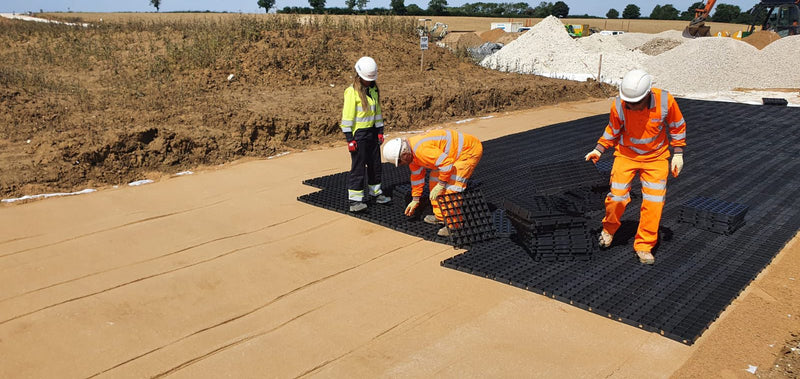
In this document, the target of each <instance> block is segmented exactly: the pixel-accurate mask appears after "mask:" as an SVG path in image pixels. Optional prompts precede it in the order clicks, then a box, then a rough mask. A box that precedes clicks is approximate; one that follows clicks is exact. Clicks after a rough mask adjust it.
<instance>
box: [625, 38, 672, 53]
mask: <svg viewBox="0 0 800 379" xmlns="http://www.w3.org/2000/svg"><path fill="white" fill-rule="evenodd" d="M682 43H683V41H678V40H674V39H666V38H653V39H651V40H649V41H647V42H645V43H644V44H642V45H641V46H639V47H637V48H636V50H639V51H641V52H643V53H645V54H647V55H651V56H653V55H659V54H662V53H665V52H667V51H670V50H672V49H674V48H675V47H677V46H678V45H680V44H682Z"/></svg>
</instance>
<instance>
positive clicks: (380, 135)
mask: <svg viewBox="0 0 800 379" xmlns="http://www.w3.org/2000/svg"><path fill="white" fill-rule="evenodd" d="M378 143H380V144H381V145H383V133H381V134H378Z"/></svg>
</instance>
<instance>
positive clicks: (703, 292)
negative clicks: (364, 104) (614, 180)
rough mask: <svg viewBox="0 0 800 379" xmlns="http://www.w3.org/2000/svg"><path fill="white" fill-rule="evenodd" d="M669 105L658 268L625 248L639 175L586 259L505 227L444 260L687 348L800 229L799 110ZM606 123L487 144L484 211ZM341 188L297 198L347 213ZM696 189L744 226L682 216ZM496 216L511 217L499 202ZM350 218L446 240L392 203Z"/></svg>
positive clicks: (481, 174) (590, 139) (604, 169)
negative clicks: (679, 163)
mask: <svg viewBox="0 0 800 379" xmlns="http://www.w3.org/2000/svg"><path fill="white" fill-rule="evenodd" d="M678 103H679V105H680V107H681V110H682V112H683V114H684V117H685V118H686V121H687V141H688V145H689V146H688V148H687V150H686V152H685V154H684V159H685V167H684V170H683V172H682V173H681V176H680V178H678V179H674V178H672V177H670V178H669V179H668V191H667V202H666V204H665V207H664V213H663V215H662V221H661V229H660V233H659V243H658V245H657V246H656V249H655V250H654V255H655V256H656V264H655V265H653V266H646V265H642V264H640V263H639V262H638V260H637V259H636V257H635V255H634V253H633V249H632V245H633V239H634V235H635V234H636V228H637V225H638V217H639V207H640V205H641V199H640V196H635V195H636V193H637V191H639V188H638V187H639V184H638V181H634V183H633V186H634V187H633V188H632V191H631V193H632V195H634V196H632V202H631V203H630V204H629V205H628V208H629V209H628V210H627V211H626V213H625V215H624V216H623V224H622V227H621V228H620V230H619V231H618V232H617V234H616V235H615V237H614V243H613V244H612V246H611V247H610V248H608V249H604V250H601V251H597V252H594V254H593V255H592V259H591V260H588V261H579V260H575V261H570V262H545V261H536V260H534V259H532V257H531V256H530V255H529V254H528V252H526V251H525V247H524V246H522V245H521V244H520V243H517V242H515V241H514V238H516V237H515V234H512V235H511V236H509V237H505V236H498V237H497V238H494V239H491V240H487V241H482V242H478V243H475V244H473V245H472V246H470V249H469V250H468V251H467V252H465V253H462V254H458V255H456V256H454V257H452V258H449V259H447V260H445V261H443V262H442V265H443V266H445V267H448V268H452V269H455V270H459V271H463V272H466V273H470V274H473V275H477V276H480V277H485V278H489V279H493V280H497V281H500V282H503V283H507V284H510V285H514V286H516V287H519V288H522V289H525V290H528V291H532V292H535V293H539V294H541V295H544V296H547V297H550V298H553V299H556V300H559V301H563V302H565V303H568V304H571V305H574V306H576V307H580V308H582V309H586V310H588V311H591V312H594V313H597V314H600V315H603V316H604V317H608V318H610V319H613V320H616V321H620V322H624V323H627V324H630V325H632V326H634V327H637V328H641V329H644V330H648V331H652V332H655V333H659V334H660V335H663V336H665V337H668V338H671V339H674V340H677V341H680V342H683V343H686V344H692V343H693V342H694V341H695V340H696V339H697V338H698V337H699V336H700V335H701V334H702V332H703V331H704V330H705V329H706V328H707V327H708V326H709V325H710V323H711V322H713V321H714V320H715V319H716V318H717V317H718V316H719V314H720V313H721V312H722V311H723V310H724V309H725V308H726V307H727V305H728V304H730V302H731V301H732V300H733V299H734V298H735V297H736V296H738V294H739V293H740V292H741V291H742V290H743V289H744V288H745V287H746V286H747V285H748V283H750V281H752V280H753V279H754V278H755V277H756V276H757V275H758V274H759V272H760V271H761V270H762V269H763V268H764V267H766V265H768V264H769V263H770V262H771V260H772V259H773V258H774V257H775V255H776V254H777V253H778V252H779V251H780V250H781V249H782V248H783V246H785V244H786V242H788V241H789V240H790V239H791V238H792V237H793V236H794V235H795V234H796V233H797V230H798V227H800V207H799V206H798V201H797V199H798V198H800V177H799V176H798V175H797V173H798V172H800V160H798V159H796V157H795V155H796V151H797V146H799V145H800V124H798V123H797V120H798V119H800V109H797V108H792V107H774V106H757V105H744V104H734V103H722V102H709V101H696V100H686V99H678ZM607 121H608V116H607V115H603V116H594V117H588V118H584V119H579V120H575V121H571V122H568V123H562V124H556V125H551V126H548V127H544V128H539V129H535V130H530V131H526V132H522V133H517V134H514V135H510V136H506V137H502V138H498V139H495V140H490V141H484V156H483V159H482V160H481V162H480V164H479V165H478V167H477V169H476V170H475V174H474V175H473V178H476V179H477V180H480V181H481V182H482V185H481V191H482V192H483V194H484V196H485V199H486V201H487V202H488V206H489V208H490V210H493V211H495V212H496V211H497V210H503V209H504V208H503V203H504V199H513V198H516V199H518V200H519V199H530V198H529V197H531V196H535V195H536V194H535V192H534V193H532V192H531V187H532V185H531V182H530V180H523V179H521V176H523V175H526V174H527V173H530V172H531V171H530V170H531V169H532V168H533V167H534V166H536V165H542V164H550V163H558V162H564V161H570V160H576V159H580V158H582V157H583V155H585V153H586V151H588V150H591V148H592V147H593V146H594V145H595V144H596V141H597V138H598V137H599V136H600V134H602V129H603V127H604V126H605V125H606V123H607ZM733 157H735V158H733ZM610 158H611V152H606V153H605V154H604V156H603V160H601V161H600V162H598V166H597V167H596V168H597V170H598V171H599V172H601V173H603V174H606V175H608V174H607V173H608V172H609V171H610V166H609V165H610V164H611V163H603V162H611V159H610ZM398 171H400V170H398V169H396V168H394V167H391V166H389V167H388V168H385V169H384V178H386V177H387V175H389V176H391V175H395V176H402V175H397V172H398ZM344 175H345V176H346V173H345V174H344ZM606 178H607V177H606ZM405 180H406V181H407V179H405ZM604 180H607V179H604ZM384 181H385V182H387V183H388V182H389V180H384ZM386 185H387V184H386V183H384V186H386ZM346 193H347V191H346V188H345V187H338V188H331V187H324V189H323V190H322V191H319V192H315V193H312V194H309V195H304V196H301V197H300V200H301V201H305V202H308V203H310V204H315V205H318V206H323V207H327V208H328V209H333V210H335V211H338V212H342V213H347V200H346V198H347V194H346ZM698 196H706V197H711V198H714V199H724V200H725V201H729V202H733V203H738V204H746V205H747V206H748V207H749V209H748V211H747V213H746V215H745V217H744V220H745V223H744V224H743V225H742V226H741V227H740V228H739V229H738V230H736V231H735V233H733V234H730V235H725V234H720V233H714V232H711V231H708V230H703V229H699V228H696V227H694V226H693V225H690V224H688V223H684V222H680V212H681V210H680V207H681V206H682V205H683V204H684V203H686V202H688V201H689V200H691V199H693V198H695V197H698ZM531 201H533V200H531ZM594 208H600V206H599V205H595V206H594ZM504 215H505V216H506V218H508V212H507V210H506V212H505V214H504ZM354 216H355V217H359V218H362V219H365V220H369V221H372V222H376V223H379V224H381V225H385V226H387V227H390V228H394V229H396V230H399V231H402V232H405V233H408V234H412V235H416V236H419V237H422V238H425V239H429V240H434V241H439V242H443V243H447V242H449V241H448V240H446V239H443V238H439V237H437V236H436V230H437V229H438V228H437V227H436V226H433V225H427V224H424V223H422V222H421V221H409V220H407V218H406V217H405V216H404V215H402V213H399V214H398V212H397V208H396V207H395V206H378V205H371V206H370V208H369V209H368V210H367V212H365V213H363V214H359V215H354ZM584 216H585V220H586V228H587V229H588V230H590V231H592V232H593V233H597V232H598V231H599V230H600V228H601V225H600V220H601V219H602V216H603V211H602V209H599V210H592V209H587V210H586V212H585V214H584ZM595 238H596V237H595Z"/></svg>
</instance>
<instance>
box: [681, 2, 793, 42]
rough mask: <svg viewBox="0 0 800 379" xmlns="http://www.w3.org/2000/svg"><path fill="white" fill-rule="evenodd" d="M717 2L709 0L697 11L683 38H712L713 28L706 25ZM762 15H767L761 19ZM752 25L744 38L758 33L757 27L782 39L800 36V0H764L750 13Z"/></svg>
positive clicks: (684, 31)
mask: <svg viewBox="0 0 800 379" xmlns="http://www.w3.org/2000/svg"><path fill="white" fill-rule="evenodd" d="M716 2H717V1H716V0H709V1H708V2H707V3H706V6H705V7H703V8H697V9H695V15H694V19H693V20H692V22H690V23H689V26H687V27H686V29H684V30H683V36H684V37H688V38H695V37H707V36H710V35H711V33H710V30H711V27H710V26H707V25H706V20H707V19H708V16H709V15H710V14H711V10H712V9H714V4H716ZM762 15H766V16H765V18H764V19H761V16H762ZM750 16H751V23H750V27H749V30H748V31H747V32H745V33H744V36H747V35H749V34H752V33H753V32H754V31H756V26H759V27H761V30H769V31H774V32H776V33H778V34H779V35H780V36H781V37H786V36H787V35H797V34H800V26H798V23H800V0H762V1H760V2H759V3H758V4H756V6H755V7H753V11H752V12H751V13H750Z"/></svg>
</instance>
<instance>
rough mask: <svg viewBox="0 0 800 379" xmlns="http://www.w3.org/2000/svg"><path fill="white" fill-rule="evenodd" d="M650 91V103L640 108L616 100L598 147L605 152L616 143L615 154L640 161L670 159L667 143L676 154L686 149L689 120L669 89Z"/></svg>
mask: <svg viewBox="0 0 800 379" xmlns="http://www.w3.org/2000/svg"><path fill="white" fill-rule="evenodd" d="M651 94H652V96H650V106H649V107H648V108H646V109H643V110H640V111H634V110H630V109H627V108H626V107H625V102H624V101H622V100H621V99H620V98H619V97H617V98H616V99H615V100H614V105H613V106H612V107H611V115H610V116H609V118H608V125H607V126H606V130H605V132H604V133H603V136H602V137H600V139H599V140H598V141H597V147H596V149H597V150H599V151H600V152H601V153H602V152H604V151H605V150H606V149H608V148H610V147H614V146H616V152H615V153H614V155H615V156H617V155H623V156H625V157H627V158H630V159H633V160H637V161H650V160H655V159H662V158H663V159H666V158H669V149H668V145H672V147H673V148H674V150H675V153H682V152H683V148H684V147H685V146H686V122H685V121H684V119H683V114H681V110H680V109H679V108H678V103H676V102H675V98H673V97H672V95H670V94H669V92H667V91H664V90H661V89H658V88H653V89H652V90H651ZM667 133H669V137H670V139H669V143H667V142H668V140H667Z"/></svg>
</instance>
